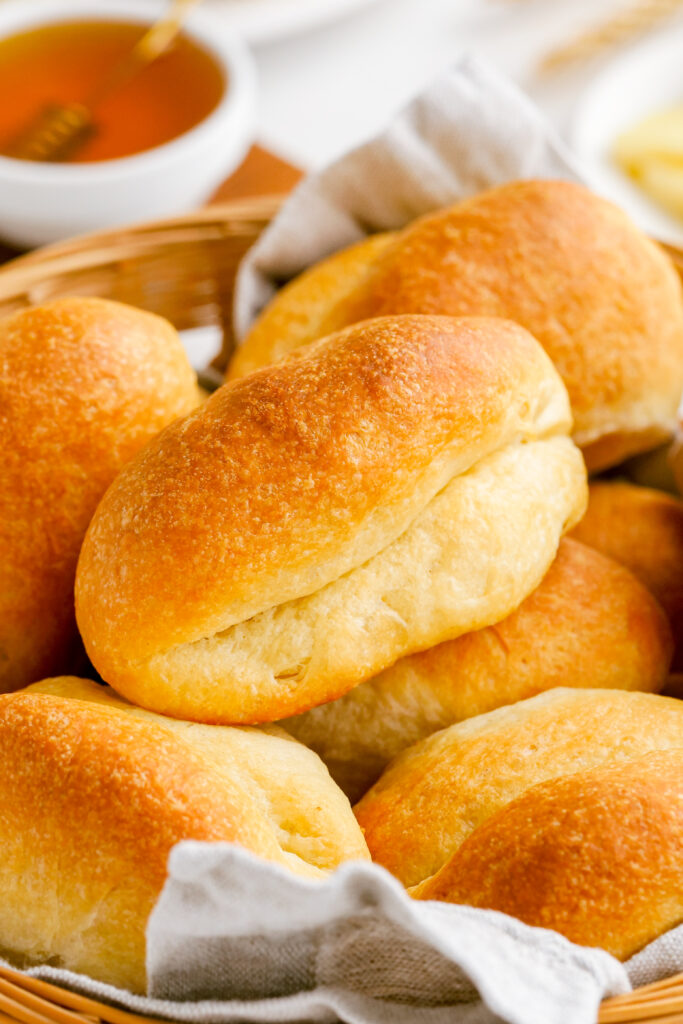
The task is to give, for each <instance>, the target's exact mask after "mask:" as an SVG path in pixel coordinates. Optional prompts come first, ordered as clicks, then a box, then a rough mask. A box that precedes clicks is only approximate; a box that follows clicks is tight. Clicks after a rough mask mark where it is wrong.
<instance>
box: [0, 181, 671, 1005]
mask: <svg viewBox="0 0 683 1024" xmlns="http://www.w3.org/2000/svg"><path fill="white" fill-rule="evenodd" d="M280 202H281V197H279V196H263V197H259V198H258V199H249V200H242V201H239V202H233V203H227V204H223V205H216V206H211V207H207V208H206V209H204V210H200V211H197V212H196V213H193V214H190V215H188V216H185V217H178V218H174V219H172V220H166V221H160V222H155V223H150V224H141V225H139V226H137V227H133V228H129V229H125V230H116V231H107V232H101V233H99V234H96V235H88V236H84V237H82V238H77V239H74V240H72V241H69V242H65V243H63V244H60V245H54V246H50V247H48V248H46V249H41V250H39V251H37V252H35V253H31V254H30V255H28V256H22V257H20V258H19V259H16V260H13V261H12V262H11V263H9V264H7V265H6V266H5V267H4V268H3V269H1V270H0V316H5V315H7V314H8V313H11V312H14V311H15V310H17V309H21V308H23V307H25V306H28V305H35V304H36V303H40V302H46V301H48V300H50V299H56V298H60V297H61V296H64V295H97V296H101V297H103V298H112V299H117V300H119V301H121V302H128V303H130V304H131V305H133V306H139V307H141V308H144V309H148V310H151V311H152V312H154V313H159V314H160V315H161V316H165V317H166V318H167V319H168V320H170V321H171V322H172V323H173V324H175V326H176V327H177V328H178V329H179V330H186V329H188V328H192V327H203V326H208V325H211V326H215V327H218V328H220V330H221V331H222V335H223V346H222V351H221V354H220V356H219V357H218V358H217V359H216V360H215V362H214V366H215V368H216V369H217V370H219V371H223V370H224V369H225V367H226V366H227V363H228V360H229V358H230V355H231V353H232V350H233V345H234V342H233V335H232V327H231V307H232V295H233V285H234V280H235V272H236V269H237V266H238V264H239V261H240V259H241V258H242V256H243V255H244V253H245V252H246V250H247V249H248V248H249V247H250V246H251V245H252V243H253V242H254V241H255V239H256V238H257V237H258V235H259V233H260V232H261V231H262V230H263V228H264V227H265V226H266V225H267V223H268V222H269V220H270V219H271V218H272V217H273V215H274V213H275V212H276V211H277V209H278V206H279V205H280ZM669 254H670V255H671V257H672V258H673V260H674V262H675V264H676V266H677V268H678V271H679V273H680V274H681V276H683V252H680V251H678V250H675V249H669ZM153 1020H154V1019H152V1018H150V1019H148V1018H145V1017H140V1016H139V1015H136V1014H133V1013H129V1012H127V1011H124V1010H120V1009H117V1008H116V1007H113V1006H108V1005H105V1004H102V1003H98V1002H96V1001H95V1000H93V999H88V998H85V997H84V996H81V995H77V994H76V993H74V992H70V991H67V990H66V989H62V988H60V987H58V986H56V985H52V984H49V983H47V982H45V981H39V980H38V979H36V978H30V977H27V976H26V975H25V974H22V973H21V972H19V971H14V970H12V969H10V968H6V967H2V966H0V1024H100V1022H101V1024H153ZM599 1021H600V1024H683V974H680V975H678V976H676V977H674V978H669V979H667V980H665V981H661V982H657V983H656V984H654V985H647V986H645V987H644V988H640V989H638V990H636V991H635V992H633V993H631V994H629V995H626V996H618V997H616V998H614V999H607V1000H605V1002H604V1003H603V1004H602V1008H601V1010H600V1014H599Z"/></svg>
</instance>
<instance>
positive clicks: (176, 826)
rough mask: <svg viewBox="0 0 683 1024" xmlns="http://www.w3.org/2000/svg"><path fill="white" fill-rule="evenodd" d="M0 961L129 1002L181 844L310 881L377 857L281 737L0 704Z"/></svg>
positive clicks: (69, 696)
mask: <svg viewBox="0 0 683 1024" xmlns="http://www.w3.org/2000/svg"><path fill="white" fill-rule="evenodd" d="M0 750H2V758H0V847H1V848H2V851H3V856H2V859H1V860H0V889H1V890H2V893H3V899H2V901H1V902H0V948H1V949H2V951H3V955H8V954H9V955H11V957H12V959H13V960H15V961H19V962H24V963H30V962H36V963H44V962H46V961H50V962H57V963H58V964H60V965H62V966H65V967H67V968H69V969H71V970H76V971H81V972H83V973H86V974H89V975H91V976H92V977H95V978H100V979H102V980H104V981H108V982H111V983H112V984H116V985H120V986H122V987H124V988H125V987H130V988H132V989H133V990H134V991H144V987H145V937H144V935H145V924H146V921H147V917H148V915H149V913H150V911H151V909H152V906H153V904H154V902H155V901H156V899H157V897H158V894H159V892H160V890H161V887H162V885H163V882H164V879H165V877H166V863H167V859H168V855H169V853H170V851H171V849H172V847H173V846H174V845H175V844H176V843H177V842H179V841H180V840H182V839H196V840H204V841H225V842H230V843H236V844H239V845H241V846H243V847H245V848H246V849H248V850H251V851H252V852H253V853H255V854H257V855H258V856H260V857H263V858H265V859H267V860H271V861H274V862H277V863H279V864H281V865H282V866H284V867H287V868H289V869H291V870H292V871H294V872H296V873H298V874H303V875H304V876H308V877H322V875H323V874H324V872H325V870H327V869H328V868H333V867H336V866H337V865H338V864H339V863H340V862H341V861H342V860H344V859H349V858H351V857H356V858H365V857H367V849H366V847H365V843H364V842H363V839H362V836H361V834H360V830H359V829H358V826H357V825H356V822H355V820H354V818H353V815H352V813H351V809H350V807H349V804H348V801H346V800H345V799H344V797H343V796H342V794H341V793H340V792H339V791H338V790H337V788H336V787H335V785H334V783H333V782H332V781H331V779H330V778H329V775H328V774H327V772H326V771H325V769H324V766H323V765H322V764H321V763H320V761H319V760H318V759H317V758H316V757H315V755H314V754H312V753H311V752H310V751H309V750H307V749H306V748H305V747H303V746H302V745H301V744H298V743H296V742H295V741H293V740H292V739H291V738H290V737H288V736H287V735H286V734H284V733H283V732H282V731H281V730H278V729H275V728H271V729H270V730H258V729H242V730H239V729H230V728H220V727H219V728H217V727H211V726H195V725H189V723H186V722H179V721H175V720H170V721H169V720H167V719H164V718H162V717H161V716H159V715H154V714H150V713H148V712H144V711H142V710H140V709H138V708H135V707H133V706H132V705H129V704H126V703H125V702H124V701H121V700H120V699H118V698H117V697H116V695H115V694H113V693H112V691H111V690H109V688H108V687H99V686H97V685H96V684H95V683H91V682H88V681H86V680H80V679H76V678H70V677H64V678H57V679H51V680H44V681H42V682H41V683H38V684H35V686H32V687H30V688H29V689H28V690H24V691H21V692H19V693H14V694H6V695H4V696H0Z"/></svg>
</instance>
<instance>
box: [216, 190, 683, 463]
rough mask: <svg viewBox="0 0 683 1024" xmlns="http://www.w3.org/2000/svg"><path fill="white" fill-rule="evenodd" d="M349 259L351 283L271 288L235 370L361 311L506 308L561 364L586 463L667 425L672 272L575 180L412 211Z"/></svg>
mask: <svg viewBox="0 0 683 1024" xmlns="http://www.w3.org/2000/svg"><path fill="white" fill-rule="evenodd" d="M363 259H364V260H365V263H366V273H365V276H364V277H362V276H361V266H360V263H361V262H362V260H363ZM352 262H353V273H352V275H351V276H352V280H353V285H354V286H353V288H352V289H350V290H349V289H347V288H346V287H345V284H344V283H343V282H340V283H339V284H338V285H337V286H336V287H332V286H331V285H330V284H329V283H328V284H327V287H326V288H320V287H317V286H316V277H315V276H313V277H312V278H311V277H306V276H304V277H302V278H301V279H299V281H298V282H295V284H294V285H292V286H290V288H289V289H287V290H285V291H284V292H282V293H281V294H280V295H279V296H276V298H275V299H274V300H273V302H272V303H271V305H270V306H269V307H268V308H267V309H266V311H265V312H264V313H263V315H262V317H261V318H260V320H259V321H258V322H257V323H256V325H255V327H254V328H253V330H252V332H251V333H250V334H249V335H248V336H247V338H246V339H245V341H244V344H243V346H242V347H241V349H240V350H239V352H238V353H237V355H236V357H235V361H234V364H233V367H232V369H231V375H232V376H239V375H242V374H244V373H246V372H249V371H250V370H253V369H255V368H256V367H257V366H259V365H261V366H262V365H264V364H266V363H269V362H272V361H273V360H274V359H276V358H279V357H280V356H282V355H283V354H284V352H285V351H291V350H292V349H293V348H295V347H297V346H299V345H302V344H305V343H306V342H309V341H311V340H313V339H314V338H318V337H321V336H322V335H323V334H327V333H329V332H330V331H336V330H338V329H339V328H340V327H345V326H347V325H348V324H351V323H355V322H357V321H359V320H364V319H366V318H367V317H374V316H385V315H387V314H396V313H437V314H448V315H450V316H471V315H475V316H501V317H506V318H509V319H510V320H514V321H516V322H517V323H519V324H522V325H523V326H524V327H526V328H527V329H528V330H529V331H531V333H532V334H533V335H534V336H535V337H536V338H538V340H539V341H540V342H541V344H542V345H543V346H544V348H545V349H546V351H547V352H548V354H549V355H550V357H551V359H552V360H553V362H554V363H555V365H556V367H557V368H558V370H559V372H560V374H561V376H562V378H563V380H564V382H565V384H566V385H567V389H568V391H569V397H570V400H571V404H572V410H573V413H574V439H575V441H576V443H577V444H578V445H579V446H580V447H581V448H582V449H583V450H584V455H585V458H586V462H587V465H588V467H589V469H591V470H597V469H601V468H604V467H606V466H610V465H614V464H616V463H617V462H620V461H621V460H622V459H624V458H625V457H626V456H628V455H631V454H634V453H636V452H639V451H646V450H647V449H648V448H654V447H656V445H657V444H658V443H660V442H661V441H663V440H666V439H667V438H668V437H670V436H671V434H672V433H673V430H674V426H675V418H676V417H675V413H676V406H677V404H678V401H679V399H680V396H681V392H682V391H683V303H682V302H681V286H680V282H679V279H678V276H677V274H676V271H675V270H674V267H673V265H672V264H671V261H670V260H669V259H668V257H667V256H666V255H665V254H664V252H663V251H662V250H661V249H659V248H658V247H657V246H656V245H654V244H653V243H652V242H650V241H648V240H647V239H646V238H645V237H644V236H643V235H642V234H641V233H640V231H638V230H637V229H636V228H635V227H634V226H633V224H631V222H630V221H629V220H628V218H627V217H626V216H625V215H624V214H623V213H622V212H621V211H620V210H618V209H617V208H616V207H615V206H613V205H612V204H611V203H608V202H606V201H605V200H604V199H601V198H599V197H597V196H595V195H593V194H592V193H591V192H589V191H588V190H587V189H585V188H583V187H582V186H580V185H576V184H572V183H570V182H562V181H521V182H513V183H510V184H507V185H503V186H501V187H499V188H495V189H492V190H491V191H489V192H484V193H482V194H480V195H478V196H475V197H474V198H472V199H469V200H467V201H466V202H463V203H460V204H458V205H457V206H454V207H451V208H450V209H446V210H442V211H439V212H437V213H433V214H429V215H428V216H426V217H423V218H421V219H420V220H417V221H416V222H414V223H413V224H412V225H410V226H409V227H408V228H406V229H405V230H404V231H403V232H400V233H399V234H397V235H396V236H395V237H393V238H392V237H390V238H389V243H387V241H386V236H382V240H381V242H380V243H379V245H378V251H375V250H374V249H373V248H372V247H368V249H367V251H366V252H363V250H362V249H361V250H358V249H356V256H355V259H353V260H352ZM344 272H345V267H344V257H343V256H339V255H338V256H336V257H332V262H329V263H328V264H327V265H323V268H322V269H321V270H320V274H321V275H322V276H323V277H324V279H325V280H326V281H327V282H329V280H330V279H332V278H334V276H335V273H336V274H337V275H339V277H340V278H342V279H343V276H344ZM303 308H306V309H307V313H306V315H305V316H300V315H298V311H299V310H301V309H303Z"/></svg>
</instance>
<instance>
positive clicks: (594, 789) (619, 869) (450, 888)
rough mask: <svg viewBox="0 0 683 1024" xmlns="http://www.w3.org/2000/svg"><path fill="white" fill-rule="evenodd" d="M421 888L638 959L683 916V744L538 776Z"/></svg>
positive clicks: (428, 894)
mask: <svg viewBox="0 0 683 1024" xmlns="http://www.w3.org/2000/svg"><path fill="white" fill-rule="evenodd" d="M413 895H416V896H418V897H419V898H421V899H430V900H434V899H436V900H447V901H448V902H451V903H465V904H469V905H470V906H473V907H485V908H488V909H490V910H499V911H502V912H503V913H505V914H511V915H512V916H513V917H518V918H521V920H522V921H526V923H527V924H530V925H536V926H538V927H541V928H553V929H554V930H555V931H558V932H561V933H562V934H563V935H565V936H566V937H567V938H568V939H571V940H572V942H576V943H578V944H579V945H580V946H599V947H601V948H602V949H606V950H607V951H608V952H609V953H612V954H613V955H614V956H616V957H619V959H620V960H627V959H628V958H629V957H631V956H633V955H634V953H637V952H638V950H639V949H642V948H643V946H646V945H647V944H648V943H649V942H652V941H653V940H654V939H656V938H658V937H659V936H660V935H661V934H662V933H663V932H666V931H668V930H669V929H670V928H673V927H674V926H675V925H678V924H680V923H681V921H683V749H680V748H679V749H676V750H667V751H666V752H664V753H652V754H649V755H647V756H646V757H642V758H639V759H638V760H635V761H630V762H627V763H626V764H618V765H613V764H608V765H600V766H599V767H597V768H593V769H591V770H590V771H585V772H579V773H578V774H576V775H569V776H565V777H563V778H559V779H553V780H551V781H549V782H545V783H543V784H541V785H538V786H533V787H532V788H531V789H529V790H527V792H526V793H524V794H523V795H522V796H520V797H519V798H518V799H517V800H513V801H512V802H511V803H510V804H508V805H507V807H505V808H503V810H501V811H498V813H497V814H495V815H494V816H493V817H491V818H489V820H488V821H486V822H485V823H484V824H483V825H481V826H480V827H479V828H477V829H476V830H475V832H474V833H473V834H472V835H471V836H470V838H469V839H468V840H467V841H466V842H465V843H464V844H463V845H462V846H461V847H460V849H459V850H458V851H457V852H456V853H455V854H454V855H453V857H451V859H450V860H449V861H448V863H447V864H446V865H445V866H444V867H443V868H442V869H441V871H439V873H438V874H437V875H435V876H434V878H431V879H430V880H429V881H428V882H425V884H424V885H422V886H420V888H419V889H418V890H417V891H416V892H415V893H414V894H413Z"/></svg>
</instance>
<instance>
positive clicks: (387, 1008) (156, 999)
mask: <svg viewBox="0 0 683 1024" xmlns="http://www.w3.org/2000/svg"><path fill="white" fill-rule="evenodd" d="M622 898H628V897H627V894H622ZM682 949H683V927H681V928H678V929H676V930H674V931H671V932H669V933H668V934H666V935H664V936H662V937H661V938H660V939H658V940H657V941H656V942H654V943H652V944H651V945H650V946H648V947H647V948H646V949H645V950H643V951H642V952H641V953H639V954H638V955H637V956H636V957H634V958H633V960H632V961H631V962H630V963H627V964H626V965H622V964H620V963H619V962H618V961H617V960H615V959H614V958H613V957H611V956H610V955H609V954H607V953H605V952H603V951H602V950H598V949H584V948H581V947H579V946H574V945H572V943H570V942H568V941H567V940H566V939H564V938H563V937H562V936H560V935H558V934H556V933H555V932H550V931H545V930H543V929H539V928H530V927H528V926H526V925H524V924H522V923H521V922H519V921H516V920H514V919H513V918H510V917H506V916H505V915H504V914H498V913H495V912H493V911H486V910H476V909H473V908H471V907H456V906H452V905H450V904H445V903H436V902H418V901H416V900H412V899H411V898H410V897H409V896H408V895H407V893H406V892H405V891H404V890H403V888H402V887H401V886H400V885H399V883H398V882H397V881H396V880H395V879H393V878H392V877H391V876H390V875H389V874H388V873H387V872H386V871H385V870H384V869H383V868H381V867H379V866H378V865H376V864H369V863H365V862H356V863H351V864H346V865H344V866H343V867H342V868H340V869H339V870H338V871H337V872H335V874H334V875H332V876H331V877H329V878H328V879H326V880H325V881H321V882H317V881H309V880H307V879H301V878H298V877H296V876H294V875H292V874H290V873H289V872H287V871H286V870H284V869H283V868H281V867H280V866H279V865H274V864H269V863H266V862H265V861H261V860H258V859H257V858H256V857H254V856H253V855H252V854H250V853H248V852H247V851H245V850H241V849H239V848H238V847H236V846H231V845H230V844H227V843H215V844H214V843H198V842H189V841H188V842H184V843H180V844H178V846H176V847H175V848H174V850H173V851H172V853H171V856H170V859H169V875H168V879H167V881H166V884H165V886H164V889H163V891H162V893H161V896H160V898H159V901H158V903H157V905H156V907H155V909H154V911H153V912H152V915H151V918H150V921H149V924H148V929H147V971H148V979H149V992H150V997H149V998H143V997H141V996H132V995H130V994H129V993H125V992H122V991H120V990H117V989H115V988H112V987H111V986H108V985H103V984H101V983H99V982H94V981H91V980H89V979H87V978H84V977H83V976H81V975H76V974H72V973H70V972H68V971H62V970H58V969H55V968H53V967H40V968H34V969H32V970H31V971H29V972H28V973H30V974H32V975H34V976H37V977H42V978H45V979H46V980H49V981H54V982H56V983H58V984H61V985H64V986H66V987H68V988H72V989H75V990H77V991H79V992H82V993H84V994H86V995H91V996H93V997H94V998H96V999H99V1000H103V1001H106V1002H112V1003H115V1004H117V1005H119V1006H123V1007H125V1008H127V1009H129V1010H132V1011H133V1012H135V1013H141V1014H145V1015H154V1016H159V1017H162V1018H167V1019H169V1020H177V1021H181V1022H187V1024H233V1022H238V1021H239V1022H244V1024H246V1022H252V1024H256V1022H258V1024H272V1022H288V1024H295V1022H296V1024H336V1022H338V1021H343V1022H345V1024H500V1022H505V1024H594V1022H595V1020H596V1019H597V1011H598V1006H599V1003H600V1001H601V999H602V998H604V997H606V996H609V995H618V994H620V993H623V992H627V991H628V990H629V987H630V984H629V978H630V979H631V980H632V981H633V982H634V983H637V984H639V985H640V984H646V983H647V982H650V981H655V980H658V979H659V978H660V977H664V976H668V975H669V974H671V973H673V972H674V971H675V970H676V969H678V970H680V969H681V968H683V957H682V956H681V950H682Z"/></svg>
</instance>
